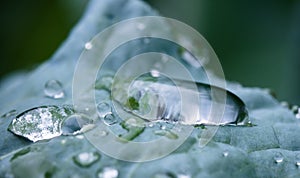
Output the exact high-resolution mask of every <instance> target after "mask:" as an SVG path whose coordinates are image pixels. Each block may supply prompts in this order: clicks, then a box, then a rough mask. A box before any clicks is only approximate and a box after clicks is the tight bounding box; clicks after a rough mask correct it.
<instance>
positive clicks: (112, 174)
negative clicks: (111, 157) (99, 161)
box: [97, 167, 119, 178]
mask: <svg viewBox="0 0 300 178" xmlns="http://www.w3.org/2000/svg"><path fill="white" fill-rule="evenodd" d="M97 175H98V178H117V177H118V175H119V171H118V170H117V169H115V168H113V167H104V168H102V169H101V170H99V172H98V174H97Z"/></svg>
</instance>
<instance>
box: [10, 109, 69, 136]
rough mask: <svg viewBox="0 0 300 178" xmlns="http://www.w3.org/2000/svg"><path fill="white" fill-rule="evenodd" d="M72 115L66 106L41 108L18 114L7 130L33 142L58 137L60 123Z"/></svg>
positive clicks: (60, 132)
mask: <svg viewBox="0 0 300 178" xmlns="http://www.w3.org/2000/svg"><path fill="white" fill-rule="evenodd" d="M73 113H74V111H73V109H72V108H70V107H67V106H64V107H58V106H41V107H38V108H33V109H30V110H27V111H25V112H23V113H21V114H19V115H18V116H17V117H16V118H15V119H13V121H12V122H11V124H10V125H9V130H10V131H11V132H13V133H14V134H16V135H20V136H23V137H25V138H27V139H29V140H31V141H33V142H36V141H39V140H45V139H50V138H54V137H57V136H60V135H61V134H62V131H61V125H62V122H63V121H64V120H65V119H66V118H67V117H69V116H70V115H72V114H73Z"/></svg>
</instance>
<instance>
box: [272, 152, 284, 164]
mask: <svg viewBox="0 0 300 178" xmlns="http://www.w3.org/2000/svg"><path fill="white" fill-rule="evenodd" d="M274 161H275V163H282V162H283V155H282V153H280V152H277V153H276V154H275V156H274Z"/></svg>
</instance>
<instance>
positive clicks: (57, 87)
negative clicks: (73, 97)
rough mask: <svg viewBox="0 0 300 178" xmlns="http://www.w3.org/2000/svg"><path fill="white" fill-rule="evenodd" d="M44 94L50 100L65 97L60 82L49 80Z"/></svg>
mask: <svg viewBox="0 0 300 178" xmlns="http://www.w3.org/2000/svg"><path fill="white" fill-rule="evenodd" d="M44 93H45V95H46V96H47V97H49V98H54V99H59V98H63V97H64V96H65V93H64V90H63V86H62V84H61V83H60V82H59V81H58V80H49V81H47V82H46V84H45V88H44Z"/></svg>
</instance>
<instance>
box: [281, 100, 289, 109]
mask: <svg viewBox="0 0 300 178" xmlns="http://www.w3.org/2000/svg"><path fill="white" fill-rule="evenodd" d="M280 105H281V106H282V107H285V108H289V107H290V105H289V103H288V102H286V101H282V102H280Z"/></svg>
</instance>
